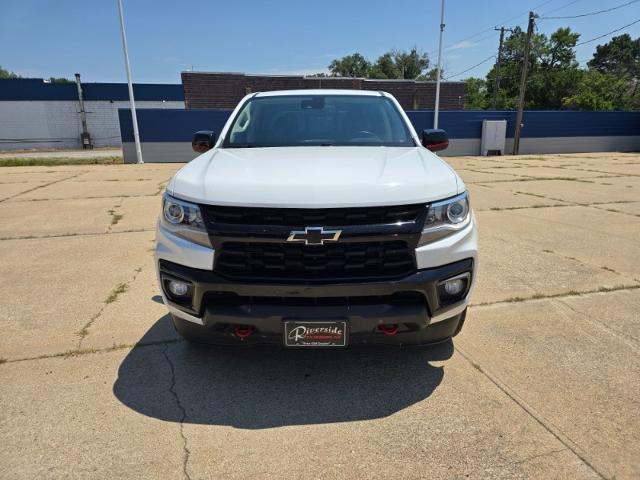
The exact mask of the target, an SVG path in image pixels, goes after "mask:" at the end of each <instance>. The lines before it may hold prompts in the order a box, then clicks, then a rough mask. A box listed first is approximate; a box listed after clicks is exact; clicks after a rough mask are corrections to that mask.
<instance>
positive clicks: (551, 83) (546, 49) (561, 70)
mask: <svg viewBox="0 0 640 480" xmlns="http://www.w3.org/2000/svg"><path fill="white" fill-rule="evenodd" d="M579 37H580V35H579V34H578V33H575V32H572V31H571V29H570V28H559V29H558V30H556V31H555V32H554V33H552V34H551V36H550V37H547V36H546V35H544V34H535V35H533V37H532V42H531V46H532V48H531V55H530V57H529V58H528V62H529V75H528V79H527V90H526V97H525V108H527V109H560V108H563V99H564V98H565V97H567V96H570V95H572V94H573V93H574V91H575V88H576V84H577V83H578V82H579V80H580V78H581V75H582V71H581V70H580V68H579V66H578V62H577V61H576V59H575V45H576V43H577V41H578V39H579ZM525 41H526V34H525V32H523V31H522V30H521V29H520V28H515V29H514V31H513V33H512V34H511V35H510V36H509V37H508V38H507V39H506V40H505V43H504V49H503V55H502V57H503V59H502V63H501V65H500V90H499V91H498V95H497V108H499V109H515V108H516V107H517V101H518V95H519V90H520V74H521V71H522V56H523V54H524V45H525ZM495 76H496V69H495V66H494V67H493V68H492V69H491V70H490V71H489V73H488V74H487V78H486V80H487V90H488V91H487V95H490V96H493V85H494V82H495Z"/></svg>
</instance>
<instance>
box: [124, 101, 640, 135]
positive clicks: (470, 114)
mask: <svg viewBox="0 0 640 480" xmlns="http://www.w3.org/2000/svg"><path fill="white" fill-rule="evenodd" d="M137 113H138V125H139V128H140V137H141V141H143V142H190V141H191V136H192V135H193V132H195V131H197V130H213V131H214V132H218V133H219V132H220V131H221V130H222V127H223V126H224V123H225V122H226V120H227V118H228V116H229V114H230V113H231V111H230V110H208V109H196V110H162V109H138V110H137ZM118 115H119V117H120V132H121V135H122V141H123V142H133V126H132V124H131V113H130V111H129V110H128V109H120V110H119V111H118ZM407 115H408V116H409V119H410V120H411V122H412V123H413V125H414V127H415V128H416V130H417V131H418V132H420V131H422V130H423V129H425V128H431V127H432V125H433V112H432V111H430V110H414V111H408V112H407ZM515 116H516V114H515V112H505V111H484V110H481V111H472V110H455V111H443V112H440V122H439V123H440V127H441V128H444V129H445V130H446V131H447V133H448V134H449V137H450V138H452V139H465V138H480V135H481V133H482V120H484V119H487V120H501V119H505V120H507V137H508V138H512V137H513V130H514V123H515ZM524 125H525V126H524V129H523V130H522V137H523V138H543V137H546V138H548V137H594V136H598V137H600V136H607V137H609V136H630V135H640V112H574V111H529V112H525V114H524Z"/></svg>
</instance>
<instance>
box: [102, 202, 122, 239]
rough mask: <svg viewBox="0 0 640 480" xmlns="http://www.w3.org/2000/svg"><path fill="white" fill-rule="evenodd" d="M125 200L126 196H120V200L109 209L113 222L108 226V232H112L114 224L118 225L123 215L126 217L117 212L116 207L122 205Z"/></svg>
mask: <svg viewBox="0 0 640 480" xmlns="http://www.w3.org/2000/svg"><path fill="white" fill-rule="evenodd" d="M123 200H124V198H123V197H120V200H118V201H117V202H116V204H115V205H114V206H113V207H111V209H110V210H109V211H108V213H109V215H111V222H110V223H109V227H107V231H106V233H111V230H112V229H113V227H114V225H117V224H118V222H119V221H120V220H122V217H124V215H123V214H121V213H118V212H116V209H118V208H120V207H122V201H123Z"/></svg>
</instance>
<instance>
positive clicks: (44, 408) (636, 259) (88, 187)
mask: <svg viewBox="0 0 640 480" xmlns="http://www.w3.org/2000/svg"><path fill="white" fill-rule="evenodd" d="M447 161H449V162H450V163H451V164H452V165H453V166H454V167H455V168H456V169H457V171H458V172H459V173H460V175H461V176H462V177H463V179H464V180H465V182H466V183H467V185H468V188H469V191H470V192H471V201H472V204H473V206H474V209H475V211H476V215H477V218H478V223H479V229H480V267H479V268H480V270H479V283H478V286H477V289H476V291H475V293H474V297H473V300H472V305H471V307H470V309H469V314H468V317H467V322H466V324H465V327H464V329H463V331H462V333H461V334H460V335H459V336H458V337H456V338H455V340H454V341H453V342H452V343H447V344H443V345H439V346H437V347H433V348H427V349H407V350H396V349H347V350H331V351H317V350H314V351H300V350H296V351H287V350H282V349H263V348H255V349H216V348H207V347H194V346H190V345H188V344H186V343H185V342H183V341H182V340H180V339H179V338H178V337H177V336H176V334H175V332H174V330H173V327H172V325H171V321H170V319H169V317H168V315H167V314H166V310H165V308H164V306H163V305H162V303H161V302H162V301H161V298H160V297H159V292H158V288H157V285H156V279H155V272H154V266H153V239H154V232H153V230H154V225H155V221H156V217H157V214H158V213H159V210H160V193H161V189H162V186H163V185H164V184H166V182H167V181H168V179H169V178H170V177H171V175H172V174H173V172H174V171H175V170H177V169H178V168H179V167H180V165H164V164H145V165H126V166H125V165H76V166H74V165H70V166H58V167H7V168H2V169H1V172H2V175H1V176H0V213H1V214H2V218H3V220H4V221H3V222H2V225H0V259H1V260H2V261H1V262H0V286H1V287H2V291H3V292H4V295H3V300H2V302H0V326H1V327H2V330H3V335H2V336H1V337H0V384H1V385H2V388H0V405H1V406H2V408H1V409H0V464H1V465H2V475H1V476H2V478H15V479H22V478H113V479H115V478H171V479H175V478H185V479H198V478H247V477H251V478H320V477H321V478H349V479H351V478H367V479H369V478H443V479H449V478H478V479H484V478H544V479H546V478H567V479H573V478H580V479H582V478H595V479H598V478H600V479H602V478H614V477H615V478H616V479H618V480H620V479H627V478H628V479H631V478H638V477H640V461H639V459H640V409H639V408H638V394H639V393H640V391H639V388H638V385H640V357H639V355H638V351H639V350H640V349H639V347H640V345H639V341H640V242H638V233H639V232H640V155H637V154H623V153H606V154H598V153H588V154H572V155H529V156H519V157H490V158H481V157H452V158H447Z"/></svg>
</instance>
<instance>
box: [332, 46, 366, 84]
mask: <svg viewBox="0 0 640 480" xmlns="http://www.w3.org/2000/svg"><path fill="white" fill-rule="evenodd" d="M370 68H371V64H370V63H369V61H368V60H367V59H366V58H364V57H363V56H362V55H360V54H359V53H357V52H356V53H354V54H353V55H347V56H346V57H342V58H340V59H337V60H334V61H333V62H331V64H330V65H329V72H331V76H333V77H353V78H366V77H368V75H369V69H370Z"/></svg>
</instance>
